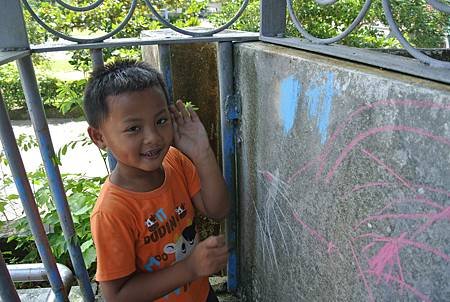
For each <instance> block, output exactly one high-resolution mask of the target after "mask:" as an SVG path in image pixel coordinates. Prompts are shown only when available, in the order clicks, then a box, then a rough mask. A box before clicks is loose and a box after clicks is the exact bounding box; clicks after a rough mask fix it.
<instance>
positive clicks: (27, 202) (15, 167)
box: [0, 94, 68, 301]
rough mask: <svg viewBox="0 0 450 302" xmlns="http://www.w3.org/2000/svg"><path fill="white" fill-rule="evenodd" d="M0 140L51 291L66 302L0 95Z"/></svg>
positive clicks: (60, 280)
mask: <svg viewBox="0 0 450 302" xmlns="http://www.w3.org/2000/svg"><path fill="white" fill-rule="evenodd" d="M0 139H1V142H2V145H3V148H4V150H5V153H6V158H7V159H8V163H9V167H10V169H11V173H12V175H13V178H14V183H15V184H16V188H17V191H18V193H19V196H20V200H21V201H22V205H23V209H24V211H25V214H26V216H27V220H28V224H29V225H30V229H31V233H32V234H33V237H34V240H35V241H36V246H37V249H38V252H39V255H40V256H41V260H42V263H43V264H44V266H45V270H46V271H47V275H48V279H49V281H50V285H51V287H52V290H53V292H54V293H55V297H56V299H57V301H68V299H67V294H66V292H65V290H64V284H63V282H62V279H61V276H60V274H59V271H58V268H57V266H56V261H55V258H54V257H53V254H52V251H51V249H50V244H49V243H48V239H47V236H46V234H45V230H44V226H43V225H42V220H41V217H40V216H39V210H38V208H37V205H36V202H35V200H34V196H33V192H32V190H31V186H30V183H29V182H28V178H27V174H26V171H25V167H24V165H23V162H22V158H21V157H20V152H19V148H18V147H17V143H16V138H15V137H14V132H13V128H12V126H11V122H10V120H9V117H8V113H7V111H6V107H5V104H4V102H3V98H2V96H1V94H0ZM2 275H3V273H2ZM2 287H3V283H2Z"/></svg>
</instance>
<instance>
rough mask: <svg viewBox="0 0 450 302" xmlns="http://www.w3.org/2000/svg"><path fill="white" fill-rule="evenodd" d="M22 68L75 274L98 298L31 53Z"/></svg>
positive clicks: (85, 292) (89, 297) (85, 293)
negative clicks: (84, 257) (69, 199)
mask: <svg viewBox="0 0 450 302" xmlns="http://www.w3.org/2000/svg"><path fill="white" fill-rule="evenodd" d="M17 66H18V68H19V72H20V79H21V81H22V87H23V90H24V93H25V99H26V102H27V106H28V112H29V113H30V117H31V122H32V124H33V128H34V131H35V134H36V138H37V140H38V143H39V149H40V151H41V156H42V160H43V162H44V167H45V171H46V174H47V178H48V181H49V185H50V189H51V191H52V194H53V198H54V200H55V207H56V211H57V213H58V217H59V221H60V223H61V228H62V231H63V233H64V238H65V240H66V243H67V247H68V251H69V255H70V259H71V260H72V265H73V268H74V270H75V275H76V277H77V279H78V282H79V284H80V288H81V292H82V294H83V297H84V299H85V300H86V301H94V293H93V291H92V288H91V284H90V282H89V275H88V273H87V270H86V267H85V265H84V260H83V255H82V253H81V249H80V246H79V243H78V237H77V234H76V233H75V230H74V226H73V221H72V216H71V214H70V209H69V204H68V203H67V198H66V194H65V191H64V186H63V183H62V180H61V174H60V172H59V168H58V165H57V163H56V161H55V151H54V149H53V144H52V140H51V137H50V131H49V129H48V124H47V120H46V118H45V113H44V106H43V104H42V100H41V96H40V95H39V89H38V85H37V81H36V75H35V73H34V68H33V63H32V61H31V57H29V56H28V57H25V58H22V59H19V60H18V61H17Z"/></svg>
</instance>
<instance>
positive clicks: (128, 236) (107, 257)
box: [91, 211, 136, 281]
mask: <svg viewBox="0 0 450 302" xmlns="http://www.w3.org/2000/svg"><path fill="white" fill-rule="evenodd" d="M91 232H92V238H93V239H94V244H95V248H96V252H97V272H96V277H95V278H96V280H97V281H111V280H115V279H119V278H122V277H126V276H128V275H130V274H131V273H133V272H134V271H136V264H135V259H136V252H135V244H134V239H133V238H134V234H133V232H132V230H131V227H130V225H129V223H126V218H125V217H121V216H119V215H117V216H116V215H111V214H109V213H104V212H101V211H99V212H97V213H95V214H94V215H93V216H92V217H91Z"/></svg>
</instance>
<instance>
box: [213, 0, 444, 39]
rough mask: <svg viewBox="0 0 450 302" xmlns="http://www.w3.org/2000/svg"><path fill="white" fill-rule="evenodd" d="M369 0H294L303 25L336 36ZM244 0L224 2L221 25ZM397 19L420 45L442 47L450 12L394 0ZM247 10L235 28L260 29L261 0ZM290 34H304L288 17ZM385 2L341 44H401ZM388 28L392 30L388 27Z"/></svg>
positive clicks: (416, 0) (419, 1) (216, 19)
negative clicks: (391, 32) (329, 0)
mask: <svg viewBox="0 0 450 302" xmlns="http://www.w3.org/2000/svg"><path fill="white" fill-rule="evenodd" d="M364 2H365V0H340V1H337V2H336V3H335V4H333V5H326V6H320V5H318V4H316V3H315V1H313V0H294V1H293V8H294V11H295V12H296V16H297V18H298V20H299V21H300V23H301V24H302V26H303V27H304V28H305V29H306V30H307V31H308V32H309V33H310V34H312V35H314V36H316V37H319V38H330V37H334V36H336V35H338V34H340V33H341V32H343V31H344V30H345V29H346V28H348V26H349V25H350V24H351V23H352V22H353V20H354V19H355V18H356V16H357V15H358V13H359V12H360V10H361V8H362V6H363V4H364ZM241 4H242V1H239V0H231V1H229V2H227V3H225V4H224V6H223V8H222V13H221V14H219V15H217V16H212V17H211V18H210V19H211V21H212V22H213V23H214V24H215V25H216V26H217V25H219V24H223V23H225V22H226V21H227V20H229V19H230V18H231V17H232V16H233V15H234V14H235V13H236V12H237V10H238V9H239V7H240V5H241ZM391 4H392V7H393V14H394V18H395V20H396V21H397V23H398V24H399V27H400V29H401V31H402V32H403V34H404V35H405V37H406V38H407V39H408V40H409V41H410V43H412V44H413V45H415V46H416V47H442V46H443V36H444V33H445V30H447V27H448V25H449V18H448V16H447V15H445V14H443V13H440V12H438V11H436V10H434V9H432V8H431V7H430V6H429V5H428V4H427V0H393V1H391ZM247 10H248V11H247V12H246V13H244V15H243V17H241V19H240V20H239V21H238V22H236V23H235V24H234V26H233V28H234V29H238V30H247V31H255V32H256V31H259V22H260V19H259V0H250V3H249V7H248V8H247ZM288 20H289V21H288V23H287V29H286V32H287V36H291V37H300V36H301V35H300V33H299V32H298V30H297V29H296V28H295V27H294V25H293V23H292V21H290V18H289V17H288ZM386 24H387V21H386V19H385V16H384V12H383V8H382V5H381V1H373V3H372V6H371V8H370V10H369V12H368V14H367V15H366V17H365V19H364V20H363V21H362V22H361V24H360V25H359V26H358V28H357V29H355V30H354V31H353V32H352V33H351V34H350V35H349V36H348V37H346V38H345V39H343V40H342V41H341V42H340V43H342V44H345V45H349V46H355V47H369V48H385V47H399V45H400V44H399V42H398V41H397V40H396V39H395V38H392V37H386V34H385V32H384V30H383V27H385V28H386V29H387V25H386ZM387 30H388V29H387Z"/></svg>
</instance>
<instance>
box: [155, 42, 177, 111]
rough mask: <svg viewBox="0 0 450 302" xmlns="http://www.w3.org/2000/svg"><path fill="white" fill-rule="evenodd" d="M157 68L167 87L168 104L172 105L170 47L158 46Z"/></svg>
mask: <svg viewBox="0 0 450 302" xmlns="http://www.w3.org/2000/svg"><path fill="white" fill-rule="evenodd" d="M158 53H159V66H160V69H161V72H162V74H163V77H164V82H165V83H166V86H167V92H168V93H169V99H168V101H169V104H172V103H173V81H172V66H171V63H170V45H168V44H159V45H158Z"/></svg>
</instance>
